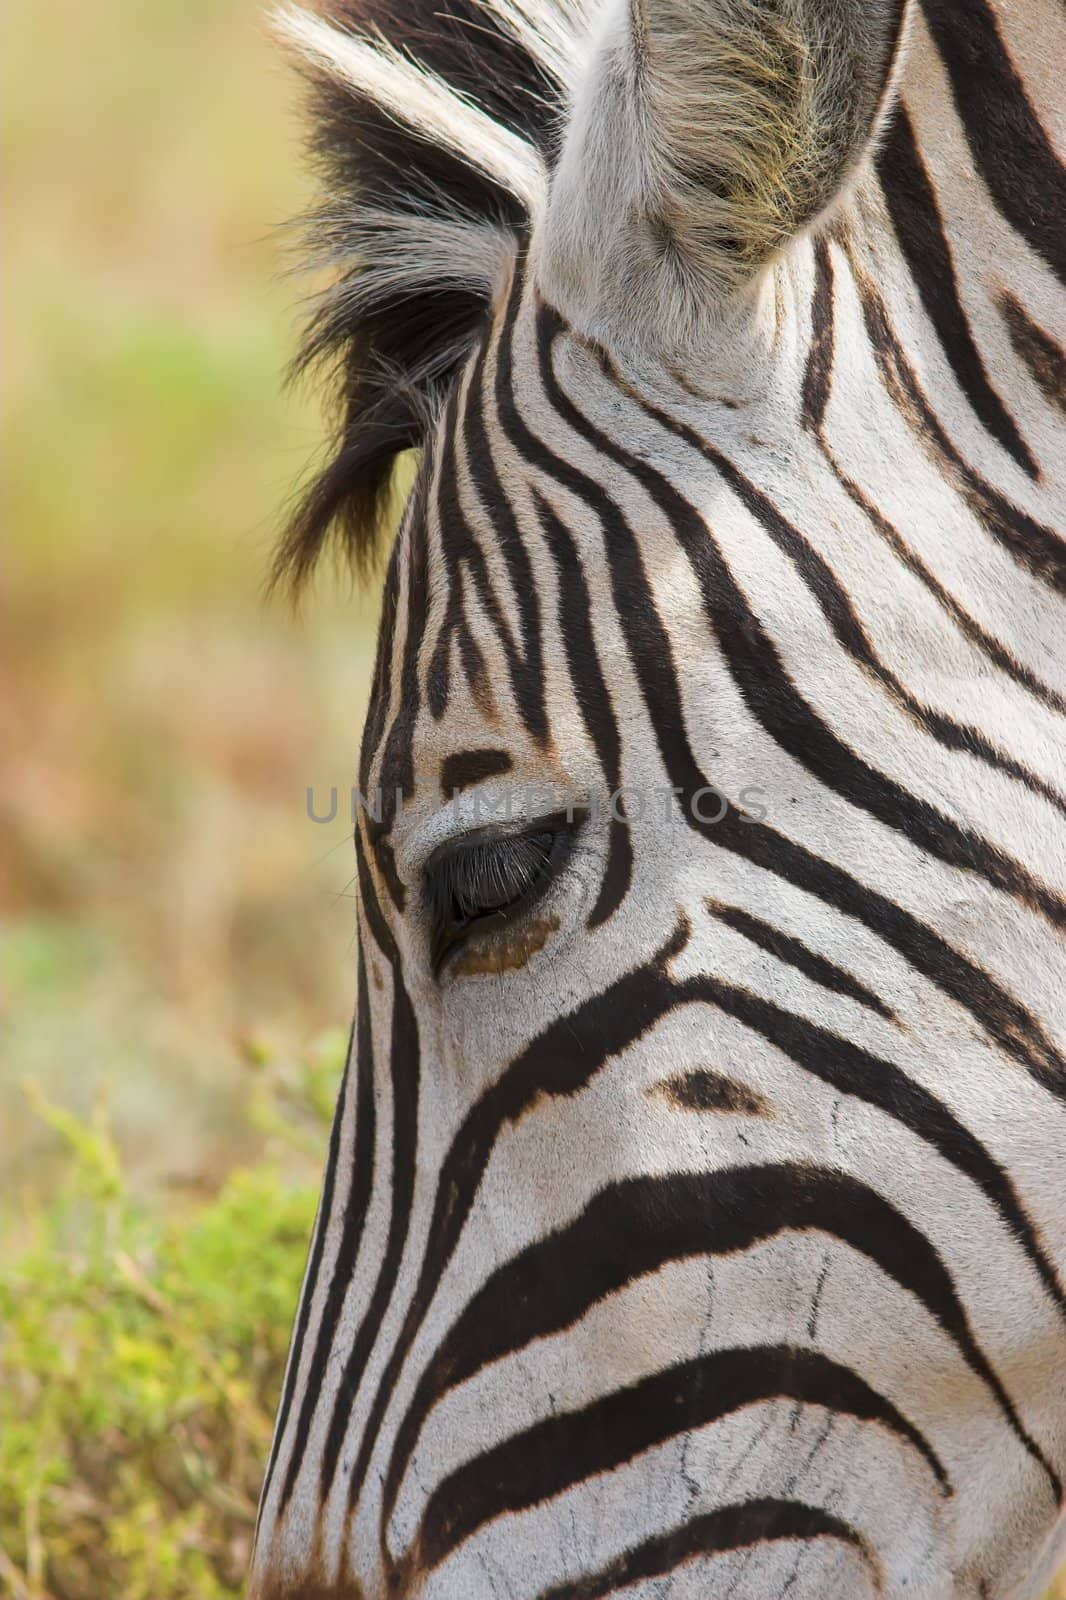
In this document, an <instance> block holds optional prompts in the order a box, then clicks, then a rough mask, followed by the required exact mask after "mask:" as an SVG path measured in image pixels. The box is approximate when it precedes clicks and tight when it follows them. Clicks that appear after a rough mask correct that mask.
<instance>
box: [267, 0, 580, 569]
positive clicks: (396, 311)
mask: <svg viewBox="0 0 1066 1600" xmlns="http://www.w3.org/2000/svg"><path fill="white" fill-rule="evenodd" d="M580 6H581V0H337V3H336V4H335V6H334V9H333V12H332V15H331V17H330V18H329V19H326V18H325V17H322V16H319V15H316V14H313V13H311V12H307V11H302V10H297V9H295V8H293V9H285V10H283V11H281V12H279V13H278V14H277V16H276V19H275V22H276V28H277V31H278V33H279V34H280V36H281V37H282V39H283V40H284V41H285V42H286V43H287V44H288V45H289V46H290V47H292V48H293V49H294V51H295V53H296V55H297V58H298V60H299V63H300V66H301V68H302V70H303V73H304V75H305V77H306V79H307V82H308V86H309V91H310V109H311V126H312V132H311V151H312V157H313V160H314V162H315V166H316V168H317V172H318V176H319V178H320V182H321V189H322V199H321V202H320V204H319V205H318V207H317V209H316V210H314V211H313V212H312V213H311V215H310V216H309V217H308V218H307V219H305V223H306V230H305V231H306V239H307V246H308V250H307V254H308V264H309V265H310V266H312V267H316V268H322V267H325V268H328V269H329V270H330V272H331V274H332V282H331V286H330V287H329V288H328V289H326V290H325V291H324V293H323V294H321V295H320V296H319V297H318V298H317V300H316V303H315V308H314V310H313V313H312V316H311V319H310V322H309V325H308V328H307V330H306V335H305V338H304V342H303V346H302V349H301V350H300V353H299V354H298V356H297V358H296V361H295V363H294V370H295V372H296V373H303V372H305V371H306V370H307V369H309V368H315V369H317V368H319V367H323V368H324V369H325V370H326V371H327V372H328V374H329V377H330V380H331V383H332V386H333V392H334V397H335V401H336V404H337V408H338V421H337V428H336V434H335V437H334V440H333V443H332V446H331V449H330V452H329V456H328V459H327V461H326V464H325V466H324V467H323V469H322V470H321V471H320V472H319V473H318V475H317V476H316V477H315V479H314V480H313V482H312V483H311V484H310V486H309V488H308V490H307V492H306V494H305V496H304V498H303V500H302V502H301V504H300V505H299V506H298V508H297V510H296V513H295V515H294V516H293V518H292V521H291V523H290V525H289V528H288V530H287V532H286V534H285V535H284V537H283V539H282V542H281V545H280V547H279V549H278V552H277V556H276V560H275V579H281V580H290V581H291V582H292V583H293V584H294V585H295V586H296V587H299V585H300V584H301V583H302V581H303V580H304V579H305V578H306V577H307V576H308V575H309V573H310V572H311V570H312V568H313V567H314V565H315V562H316V560H317V558H318V557H319V555H320V554H321V552H322V550H323V548H324V547H325V545H326V544H327V543H328V541H329V539H330V537H331V535H333V536H335V537H336V538H337V540H338V543H339V544H340V546H341V548H342V550H343V551H344V553H345V554H346V555H347V556H348V557H349V558H350V559H351V560H352V561H353V562H354V563H355V565H356V566H357V567H365V566H366V564H367V563H368V561H369V560H370V558H371V557H372V554H373V552H374V547H375V543H376V539H377V534H378V531H379V529H380V527H381V524H382V521H383V516H384V511H385V508H386V506H387V503H388V499H389V490H390V486H391V481H392V471H393V466H394V463H395V460H396V457H397V456H398V454H399V453H400V452H401V451H403V450H407V449H410V448H412V447H415V446H418V445H419V444H420V443H421V442H422V441H423V439H424V438H425V436H426V431H427V428H428V427H429V425H430V422H431V420H432V418H433V417H434V416H435V415H436V414H437V413H438V411H439V408H440V405H441V404H442V402H443V399H444V397H445V395H446V393H447V391H448V387H449V384H450V382H451V381H452V379H453V378H454V376H455V373H456V371H457V369H458V367H459V366H460V364H461V363H462V362H463V360H464V359H465V358H466V356H467V355H468V353H469V352H470V350H471V349H472V347H473V345H474V343H475V342H476V339H477V336H478V332H479V330H480V328H481V327H482V326H483V321H484V317H485V313H486V309H487V307H488V306H489V304H490V303H491V301H492V298H493V296H494V294H495V293H496V292H497V291H498V289H499V287H500V285H501V283H502V282H504V281H505V278H506V274H507V270H508V263H509V262H510V261H512V260H513V258H514V255H515V251H516V249H517V248H518V247H519V246H520V245H521V243H522V241H523V240H524V239H525V237H526V236H527V234H528V231H529V228H530V224H531V221H532V218H533V216H534V215H535V214H536V213H537V211H538V210H539V209H540V207H541V205H542V203H543V200H544V197H545V194H546V186H547V171H548V166H549V163H550V161H551V160H552V158H553V152H554V146H555V144H556V141H557V130H558V128H559V123H560V120H561V111H562V105H563V99H564V96H565V94H566V91H567V89H568V88H569V86H570V79H571V77H572V74H573V71H574V63H575V57H576V51H575V49H574V41H575V38H576V36H577V34H578V32H579V31H580V29H581V27H582V16H581V12H580Z"/></svg>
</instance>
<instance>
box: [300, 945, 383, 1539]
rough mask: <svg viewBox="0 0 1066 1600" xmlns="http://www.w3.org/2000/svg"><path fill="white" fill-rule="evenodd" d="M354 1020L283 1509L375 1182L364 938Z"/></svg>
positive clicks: (374, 1113) (371, 1053)
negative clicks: (337, 1168) (334, 1242)
mask: <svg viewBox="0 0 1066 1600" xmlns="http://www.w3.org/2000/svg"><path fill="white" fill-rule="evenodd" d="M355 1019H356V1043H355V1062H356V1080H355V1082H356V1091H355V1144H354V1148H353V1150H352V1167H351V1179H350V1181H349V1186H348V1193H347V1194H346V1196H345V1197H344V1212H343V1217H342V1220H341V1233H340V1242H339V1244H338V1246H337V1254H336V1258H335V1259H334V1263H333V1271H332V1273H331V1275H330V1280H329V1289H328V1291H327V1294H326V1300H325V1304H324V1305H323V1308H322V1316H321V1319H320V1321H319V1324H318V1336H317V1338H316V1339H315V1348H314V1354H313V1355H312V1357H311V1363H310V1365H309V1366H308V1369H307V1375H306V1377H305V1379H304V1393H303V1400H302V1401H301V1404H300V1415H299V1419H298V1421H297V1424H296V1437H295V1440H294V1442H293V1447H292V1453H291V1455H290V1457H289V1465H288V1470H287V1472H286V1474H285V1485H284V1488H283V1489H282V1492H281V1509H282V1510H284V1508H285V1506H286V1505H287V1504H288V1502H289V1499H290V1498H291V1496H292V1492H293V1490H294V1488H295V1487H296V1479H297V1477H298V1476H299V1472H300V1467H301V1465H302V1463H303V1459H304V1454H305V1452H306V1450H307V1440H308V1438H309V1436H310V1432H311V1423H312V1420H313V1418H314V1414H315V1411H316V1409H317V1407H318V1399H319V1394H320V1393H321V1389H322V1385H323V1382H324V1380H325V1376H326V1369H327V1367H328V1364H329V1357H330V1352H331V1350H332V1348H333V1341H334V1339H335V1337H336V1332H337V1324H338V1321H339V1318H340V1314H341V1308H342V1307H343V1305H344V1300H345V1296H346V1295H347V1292H348V1289H349V1287H350V1285H351V1281H352V1275H353V1273H354V1271H355V1264H356V1260H357V1258H358V1255H359V1246H360V1243H361V1242H362V1238H363V1229H364V1227H365V1226H366V1216H367V1211H368V1209H369V1207H370V1195H371V1190H372V1187H373V1182H374V1140H375V1132H376V1124H377V1108H376V1105H375V1100H374V1045H373V1039H372V1037H371V1031H370V998H369V995H368V993H367V981H366V956H365V953H364V950H363V946H362V943H360V946H359V992H358V998H357V1001H356V1012H355ZM344 1098H345V1097H344V1094H343V1092H342V1095H341V1103H340V1105H339V1106H338V1108H337V1126H338V1128H339V1126H340V1122H341V1119H342V1117H343V1115H344ZM330 1193H331V1196H332V1185H330ZM323 1203H324V1197H323ZM320 1266H321V1260H319V1262H318V1263H316V1265H315V1272H314V1277H313V1278H310V1277H309V1278H308V1288H309V1290H310V1292H309V1293H308V1295H307V1301H308V1305H310V1301H311V1296H312V1293H313V1291H314V1286H315V1284H316V1283H317V1279H318V1272H319V1268H320Z"/></svg>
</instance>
